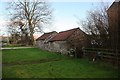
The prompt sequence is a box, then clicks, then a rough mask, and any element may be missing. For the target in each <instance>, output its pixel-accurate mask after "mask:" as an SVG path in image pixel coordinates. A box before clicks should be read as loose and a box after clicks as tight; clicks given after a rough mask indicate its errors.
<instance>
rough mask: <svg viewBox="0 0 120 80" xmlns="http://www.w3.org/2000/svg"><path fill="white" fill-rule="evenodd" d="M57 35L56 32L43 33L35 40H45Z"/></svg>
mask: <svg viewBox="0 0 120 80" xmlns="http://www.w3.org/2000/svg"><path fill="white" fill-rule="evenodd" d="M54 32H55V33H57V32H56V31H53V32H49V33H44V34H43V35H42V36H40V37H39V38H37V39H36V40H45V39H46V38H47V37H49V36H50V35H51V34H52V33H54Z"/></svg>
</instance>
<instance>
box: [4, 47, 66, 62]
mask: <svg viewBox="0 0 120 80" xmlns="http://www.w3.org/2000/svg"><path fill="white" fill-rule="evenodd" d="M2 52H3V55H2V57H3V63H9V62H21V61H30V60H40V59H49V58H50V59H51V58H62V57H64V56H61V55H60V54H55V53H52V52H47V51H43V50H39V49H37V48H30V49H16V50H3V51H2Z"/></svg>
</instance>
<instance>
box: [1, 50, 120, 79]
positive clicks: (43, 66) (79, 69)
mask: <svg viewBox="0 0 120 80" xmlns="http://www.w3.org/2000/svg"><path fill="white" fill-rule="evenodd" d="M2 55H3V64H12V63H15V64H14V65H3V78H117V77H118V70H117V69H115V68H113V67H112V66H111V65H110V64H109V65H108V64H106V63H103V62H100V63H96V62H91V61H88V60H87V59H75V58H70V57H67V56H63V55H60V54H56V53H52V52H47V51H43V50H39V49H36V48H29V49H19V50H4V51H3V53H2ZM53 59H58V60H57V61H54V60H53ZM44 60H45V61H44ZM35 61H38V62H37V63H36V62H35ZM39 61H40V62H39ZM41 61H43V62H41ZM24 62H31V63H29V64H22V63H24ZM17 63H20V64H17Z"/></svg>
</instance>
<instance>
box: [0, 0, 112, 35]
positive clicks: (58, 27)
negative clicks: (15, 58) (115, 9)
mask: <svg viewBox="0 0 120 80" xmlns="http://www.w3.org/2000/svg"><path fill="white" fill-rule="evenodd" d="M7 1H10V0H0V35H3V34H6V32H7V28H6V23H7V20H8V15H7V14H8V11H7V10H6V9H5V8H6V6H7V4H6V3H7ZM103 1H104V2H109V5H111V3H112V2H113V1H114V0H103ZM49 2H51V3H50V5H51V7H52V8H53V10H54V11H53V16H54V17H53V25H51V26H49V27H50V28H46V29H44V31H45V32H49V31H58V32H59V31H64V30H68V29H72V28H76V27H80V28H82V27H81V26H80V25H78V24H77V21H78V19H77V18H80V19H81V20H84V19H85V18H86V16H87V11H88V10H90V9H93V8H97V7H98V5H99V4H100V2H101V0H98V1H97V0H49Z"/></svg>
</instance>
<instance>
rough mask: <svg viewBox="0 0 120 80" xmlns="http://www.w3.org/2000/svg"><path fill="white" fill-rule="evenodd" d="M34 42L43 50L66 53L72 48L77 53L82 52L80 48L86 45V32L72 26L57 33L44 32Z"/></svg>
mask: <svg viewBox="0 0 120 80" xmlns="http://www.w3.org/2000/svg"><path fill="white" fill-rule="evenodd" d="M50 36H51V37H50ZM43 38H44V39H43ZM36 42H37V46H38V47H39V48H41V49H44V50H48V51H52V52H59V53H62V54H66V55H68V53H69V51H70V50H71V49H73V50H75V51H77V52H76V53H77V54H79V53H82V52H81V49H82V48H83V47H86V46H87V34H86V33H84V32H83V31H82V30H80V29H79V28H74V29H71V30H67V31H62V32H59V33H57V32H54V33H53V32H51V33H45V34H43V35H42V36H41V37H39V38H38V39H37V41H36Z"/></svg>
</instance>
